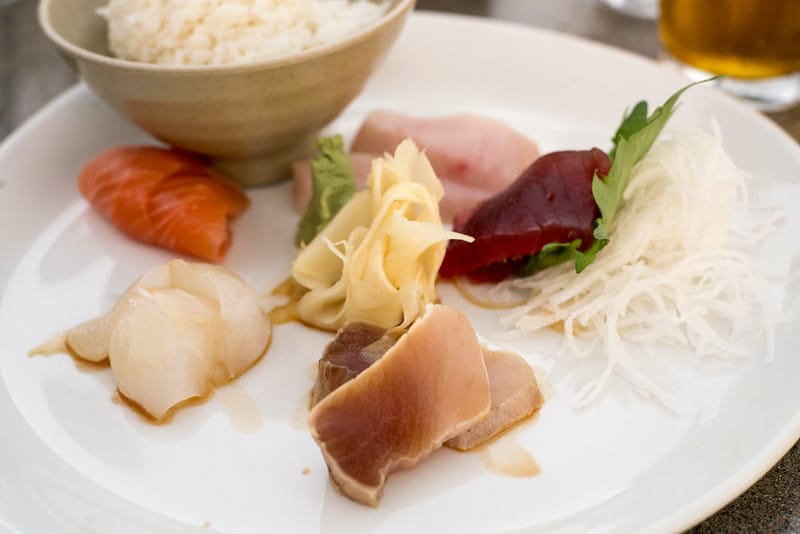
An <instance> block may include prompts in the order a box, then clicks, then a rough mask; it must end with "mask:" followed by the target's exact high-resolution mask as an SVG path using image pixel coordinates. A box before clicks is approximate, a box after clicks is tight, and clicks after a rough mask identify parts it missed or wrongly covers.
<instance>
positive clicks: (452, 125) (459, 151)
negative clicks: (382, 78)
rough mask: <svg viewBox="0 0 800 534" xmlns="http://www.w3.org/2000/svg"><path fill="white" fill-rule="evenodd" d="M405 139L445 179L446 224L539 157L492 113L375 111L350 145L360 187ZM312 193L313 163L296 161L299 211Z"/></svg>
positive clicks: (443, 213) (443, 206)
mask: <svg viewBox="0 0 800 534" xmlns="http://www.w3.org/2000/svg"><path fill="white" fill-rule="evenodd" d="M406 138H410V139H412V140H413V141H414V142H415V143H416V144H417V145H418V146H420V147H421V148H422V149H424V150H425V155H426V156H427V157H428V159H429V160H430V162H431V165H432V166H433V169H434V171H435V172H436V175H437V176H438V177H439V179H440V180H441V181H442V185H443V186H444V191H445V194H444V198H442V200H441V202H440V204H439V211H440V213H441V216H442V220H443V221H445V222H450V221H452V220H453V218H454V217H455V216H456V215H457V214H459V213H463V212H469V211H471V210H472V209H473V208H474V207H475V206H477V205H478V204H479V203H480V202H481V201H483V200H485V199H486V198H489V197H490V196H492V195H494V194H495V193H498V192H500V191H502V190H503V189H505V188H506V187H508V185H510V184H511V183H512V182H513V181H514V180H515V179H516V178H517V177H518V176H519V174H520V173H521V172H522V171H523V170H525V168H527V167H528V165H530V164H531V162H533V161H534V160H535V159H536V158H537V157H538V156H539V148H538V146H537V145H536V143H534V142H533V141H531V140H530V139H528V138H527V137H525V136H523V135H522V134H520V133H518V132H516V131H514V130H512V129H511V128H509V127H508V126H506V125H505V124H503V123H501V122H499V121H496V120H494V119H490V118H487V117H479V116H475V115H458V116H454V117H437V118H416V117H410V116H406V115H401V114H398V113H392V112H388V111H374V112H372V113H370V114H369V115H368V116H367V118H366V119H365V121H364V123H363V125H362V126H361V129H360V130H359V132H358V134H357V135H356V137H355V140H354V141H353V143H352V147H351V153H350V162H351V164H352V165H353V174H354V175H355V178H356V187H357V188H359V189H361V188H363V187H364V186H365V184H366V180H367V175H368V174H369V171H370V163H371V161H372V160H373V159H375V158H378V157H381V156H382V155H383V154H384V153H386V152H389V153H391V152H394V150H395V147H396V146H397V145H398V144H400V143H401V142H402V141H403V140H404V139H406ZM311 194H312V191H311V167H310V165H309V163H308V162H307V161H303V162H297V163H295V165H294V166H293V189H292V199H293V202H294V206H295V209H297V210H298V211H300V212H303V211H305V209H306V206H307V205H308V202H309V200H310V198H311Z"/></svg>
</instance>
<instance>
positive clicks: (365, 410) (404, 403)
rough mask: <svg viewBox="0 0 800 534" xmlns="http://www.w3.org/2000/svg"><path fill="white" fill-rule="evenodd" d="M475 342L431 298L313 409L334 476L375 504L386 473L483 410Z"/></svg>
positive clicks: (485, 391)
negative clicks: (393, 340) (403, 328)
mask: <svg viewBox="0 0 800 534" xmlns="http://www.w3.org/2000/svg"><path fill="white" fill-rule="evenodd" d="M489 407H490V398H489V383H488V378H487V376H486V366H485V365H484V362H483V354H482V352H481V347H480V344H479V343H478V339H477V337H476V335H475V331H474V330H473V329H472V326H471V325H470V323H469V321H468V320H467V318H466V317H465V316H464V315H463V314H462V313H461V312H459V311H458V310H456V309H455V308H451V307H449V306H444V305H431V306H429V307H428V309H427V310H426V313H425V315H423V316H422V318H420V319H418V320H417V321H416V322H415V323H414V324H413V325H412V326H411V328H410V329H409V330H408V332H407V333H406V334H404V335H403V336H402V337H400V339H399V340H398V341H397V343H395V344H394V345H393V346H391V348H389V349H388V350H387V351H386V352H385V354H383V356H381V357H380V358H379V359H378V360H377V361H376V362H375V363H373V364H372V365H369V366H368V367H367V368H366V369H365V370H364V371H362V372H361V373H360V374H358V375H357V376H356V377H355V378H352V379H351V380H349V381H346V382H345V383H344V384H342V385H341V386H339V387H338V388H336V389H335V390H333V391H332V392H331V393H329V394H328V395H327V396H326V397H324V398H323V399H322V400H320V401H319V403H318V404H316V406H314V408H312V410H311V414H310V416H309V427H310V429H311V433H312V436H313V437H314V439H315V440H316V442H317V443H318V444H319V446H320V449H321V451H322V455H323V457H324V458H325V462H326V463H327V464H328V469H329V470H330V474H331V478H332V481H333V483H334V484H335V485H336V486H337V487H338V489H339V490H340V491H341V492H342V493H343V494H344V495H346V496H347V497H350V498H351V499H353V500H355V501H357V502H360V503H363V504H367V505H370V506H376V505H377V504H378V500H379V499H380V496H381V493H382V492H383V486H384V483H385V482H386V477H387V476H388V475H389V474H390V473H391V472H393V471H396V470H398V469H403V468H407V467H411V466H413V465H415V464H416V463H418V462H419V461H421V460H422V459H424V458H425V457H427V456H428V455H429V454H430V453H431V452H432V451H434V450H435V449H437V448H439V447H441V445H442V443H444V442H445V441H446V440H448V439H450V438H451V437H453V436H456V435H458V434H459V433H461V432H463V431H464V430H465V429H467V428H469V427H470V426H472V425H474V424H475V423H477V422H479V421H481V420H482V419H483V418H484V417H485V416H486V415H487V413H488V412H489Z"/></svg>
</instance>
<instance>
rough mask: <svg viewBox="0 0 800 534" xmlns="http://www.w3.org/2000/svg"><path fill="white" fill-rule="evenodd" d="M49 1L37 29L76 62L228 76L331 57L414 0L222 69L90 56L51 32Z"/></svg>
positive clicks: (40, 11)
mask: <svg viewBox="0 0 800 534" xmlns="http://www.w3.org/2000/svg"><path fill="white" fill-rule="evenodd" d="M53 1H59V0H40V1H39V7H38V13H37V15H38V19H39V26H40V27H41V28H42V31H43V32H44V34H45V35H46V36H47V38H48V39H49V40H50V41H52V42H53V43H54V44H55V45H56V46H57V47H59V48H60V49H61V50H62V51H64V52H65V53H66V54H67V55H69V56H72V57H73V58H76V59H78V60H83V61H87V62H90V63H94V64H100V65H106V66H108V67H111V68H121V69H127V70H132V71H141V72H150V73H162V74H177V75H180V74H194V75H218V74H230V73H239V72H247V71H257V70H265V69H271V68H275V67H283V66H287V65H292V64H296V63H302V62H305V61H308V60H311V59H316V58H319V57H323V56H326V55H329V54H333V53H335V52H337V51H340V50H342V49H346V48H349V47H350V46H352V45H355V44H357V43H359V42H362V41H365V40H367V39H369V38H370V37H372V36H373V35H375V34H376V33H378V32H380V31H381V30H383V29H384V28H385V27H386V26H388V25H389V24H390V23H392V22H394V21H395V20H397V19H398V18H402V17H403V16H405V15H406V14H408V12H410V11H411V10H412V9H413V7H414V5H415V3H416V0H396V2H395V5H394V6H392V8H391V9H390V10H389V12H388V13H386V14H384V15H383V16H382V17H381V18H380V19H379V20H377V21H375V22H373V23H372V24H370V25H368V26H366V27H364V28H362V29H361V30H360V31H358V32H357V33H354V34H352V35H349V36H347V37H346V38H344V39H341V40H338V41H334V42H332V43H328V44H325V45H321V46H317V47H313V48H309V49H308V50H302V51H300V52H295V53H293V54H289V55H285V56H279V57H275V58H270V59H264V60H260V61H254V62H248V63H231V64H224V65H162V64H156V63H143V62H138V61H130V60H126V59H119V58H115V57H112V56H107V55H104V54H98V53H96V52H92V51H90V50H87V49H85V48H83V47H80V46H77V45H75V44H73V43H71V42H69V41H67V40H66V39H65V38H64V37H62V36H61V34H60V33H59V32H57V31H56V30H55V28H54V27H53V25H52V23H51V21H50V16H49V13H50V9H49V8H50V5H51V3H52V2H53Z"/></svg>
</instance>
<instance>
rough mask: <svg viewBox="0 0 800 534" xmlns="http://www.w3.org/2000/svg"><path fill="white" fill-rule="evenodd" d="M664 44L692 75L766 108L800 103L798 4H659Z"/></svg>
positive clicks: (721, 0) (763, 0) (710, 0)
mask: <svg viewBox="0 0 800 534" xmlns="http://www.w3.org/2000/svg"><path fill="white" fill-rule="evenodd" d="M660 8H661V17H660V22H659V31H660V34H661V42H662V43H663V45H664V48H665V49H666V52H667V53H668V54H669V55H670V56H671V58H672V59H674V60H676V61H677V62H679V63H680V64H682V65H684V66H686V67H688V68H687V69H686V70H687V73H688V74H689V75H690V77H693V78H701V77H708V76H709V75H713V74H720V75H724V76H725V77H724V78H722V79H720V80H719V82H718V83H719V85H720V87H721V88H722V89H724V90H727V91H729V92H731V93H734V94H736V95H737V96H740V97H743V98H746V99H747V100H750V101H752V102H753V103H754V104H756V106H757V107H759V108H760V109H763V110H777V109H784V108H787V107H790V106H792V105H794V104H796V103H798V102H800V0H661V6H660Z"/></svg>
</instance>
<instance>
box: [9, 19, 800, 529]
mask: <svg viewBox="0 0 800 534" xmlns="http://www.w3.org/2000/svg"><path fill="white" fill-rule="evenodd" d="M453 19H460V20H461V21H463V22H465V23H468V24H472V25H475V26H480V27H484V26H485V27H495V26H496V27H507V28H514V29H515V30H517V31H524V32H534V33H539V34H542V35H544V36H545V37H546V38H548V39H566V40H569V41H575V42H578V43H582V44H584V45H589V46H591V47H593V48H599V49H602V50H603V51H604V52H605V53H613V54H622V55H624V56H627V57H628V58H630V59H634V60H636V61H639V62H644V63H647V64H650V65H651V66H654V67H657V68H659V69H663V70H665V71H670V72H672V71H671V70H670V69H668V68H667V67H665V66H664V65H663V64H661V63H659V62H658V61H655V60H653V59H651V58H648V57H646V56H643V55H640V54H636V53H634V52H631V51H629V50H625V49H622V48H618V47H614V46H611V45H608V44H605V43H600V42H597V41H593V40H591V39H587V38H584V37H579V36H575V35H571V34H566V33H561V32H558V31H554V30H550V29H543V28H538V27H535V26H530V25H526V24H522V23H518V22H511V21H506V20H501V19H495V18H489V17H477V16H471V15H463V14H448V13H438V12H427V11H423V12H420V11H416V10H415V11H414V12H413V13H412V14H411V19H410V20H409V25H410V24H413V23H415V21H429V22H430V23H436V24H442V23H449V22H452V20H453ZM674 74H675V76H676V77H678V76H679V75H678V73H677V72H674ZM84 92H89V93H90V91H89V90H88V88H87V87H86V86H85V84H84V83H83V82H80V81H79V82H77V83H76V84H74V85H72V86H70V87H68V88H66V89H65V90H64V91H62V92H61V93H60V94H58V95H57V96H56V97H54V98H53V99H51V100H50V101H48V102H47V103H46V104H45V105H44V106H42V107H41V108H39V109H38V110H37V111H36V112H35V113H34V114H32V115H31V116H30V117H28V118H27V119H26V120H25V121H24V122H23V123H22V124H20V125H19V126H18V127H16V128H15V129H14V130H12V131H11V132H10V133H9V134H8V135H7V136H6V137H5V138H4V139H2V141H0V164H2V163H3V161H4V160H5V159H6V158H7V157H9V154H11V153H13V152H14V150H15V149H16V148H17V146H18V145H19V144H20V143H21V142H23V141H24V140H25V139H27V138H29V137H30V136H31V135H34V134H35V132H36V130H37V129H38V128H41V127H42V126H43V125H44V124H46V123H47V121H48V120H49V118H50V117H51V116H52V115H53V114H54V113H55V112H56V111H57V110H59V109H61V108H63V107H65V106H69V105H70V103H71V102H72V101H73V100H74V99H76V98H79V97H80V96H81V95H82V94H83V93H84ZM715 93H716V94H715V96H714V98H715V99H723V100H725V101H726V102H727V104H728V105H732V106H734V107H736V108H737V110H738V112H740V113H743V114H744V116H746V117H747V119H748V121H750V120H752V121H758V122H760V124H761V125H762V126H763V127H765V128H768V129H769V130H771V131H772V133H773V134H777V138H779V139H782V140H783V143H784V144H785V148H786V149H787V150H792V151H794V156H795V159H797V160H798V161H800V142H798V141H797V140H795V139H794V138H793V137H791V136H790V135H789V133H788V132H787V131H786V130H784V129H782V128H780V127H779V126H778V125H777V124H776V123H775V122H774V121H772V120H771V119H769V118H768V117H767V116H766V115H764V114H762V113H759V112H757V111H755V110H753V109H752V108H749V107H747V106H746V105H745V104H744V103H741V102H739V101H737V100H736V99H735V98H733V97H730V96H728V95H726V94H724V93H722V92H721V91H715ZM783 148H784V147H781V150H783ZM17 179H24V177H4V180H6V182H11V181H13V180H17ZM2 289H3V290H2V291H0V295H2V294H3V293H5V288H2ZM767 365H774V364H767ZM798 440H800V406H797V407H795V414H794V417H793V418H792V419H791V420H789V421H787V422H786V424H784V425H783V426H782V431H781V432H780V433H779V434H776V435H774V436H771V438H770V439H769V440H767V441H765V446H764V447H762V448H761V449H760V452H759V454H757V455H754V456H753V457H751V459H750V460H749V461H748V462H747V463H744V464H742V465H741V466H740V467H739V468H738V469H737V470H736V471H734V472H732V473H731V475H730V476H729V477H728V478H727V479H726V480H724V481H722V482H720V483H718V484H715V485H714V487H713V488H712V490H711V491H709V492H707V493H706V494H704V495H703V497H702V498H700V499H697V500H695V501H690V502H687V503H686V506H685V507H684V508H683V509H679V510H675V511H674V512H673V513H672V514H670V515H668V516H665V517H663V518H661V519H660V520H658V521H656V522H654V523H652V524H651V527H652V529H653V530H655V531H672V530H678V529H680V530H683V529H686V528H689V527H691V526H693V525H696V524H698V523H700V522H701V521H703V520H705V519H707V518H708V517H710V516H711V515H713V514H714V513H716V512H717V511H719V510H720V509H722V508H723V507H725V506H726V505H727V504H729V503H731V502H732V501H734V500H735V499H736V498H737V497H739V496H740V495H741V494H742V493H744V492H745V491H746V490H747V489H748V488H749V487H750V486H752V485H753V484H754V483H756V482H757V481H758V480H759V479H760V478H761V477H763V476H764V475H765V474H766V473H767V472H768V471H769V470H771V469H772V468H773V467H774V466H775V464H777V463H778V462H779V461H780V459H781V458H782V457H783V456H784V455H785V454H786V453H787V452H788V451H789V450H790V449H791V448H792V447H793V446H794V445H795V444H796V443H797V442H798ZM5 525H6V521H5V519H4V517H3V514H2V513H0V527H5ZM12 529H13V526H12Z"/></svg>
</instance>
